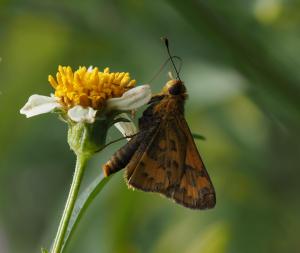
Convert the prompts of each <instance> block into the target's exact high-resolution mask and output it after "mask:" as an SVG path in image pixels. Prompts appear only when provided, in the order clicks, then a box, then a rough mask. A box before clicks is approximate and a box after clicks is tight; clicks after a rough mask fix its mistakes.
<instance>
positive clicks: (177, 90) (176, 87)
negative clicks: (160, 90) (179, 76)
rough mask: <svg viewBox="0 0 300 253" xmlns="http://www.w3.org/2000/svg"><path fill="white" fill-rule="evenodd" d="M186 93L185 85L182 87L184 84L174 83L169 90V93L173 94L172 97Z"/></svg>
mask: <svg viewBox="0 0 300 253" xmlns="http://www.w3.org/2000/svg"><path fill="white" fill-rule="evenodd" d="M183 92H184V87H183V85H182V83H181V82H176V83H174V84H173V85H172V86H171V87H170V88H169V93H170V94H171V95H175V96H176V95H179V94H181V93H183Z"/></svg>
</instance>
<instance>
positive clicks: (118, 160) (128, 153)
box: [102, 132, 143, 176]
mask: <svg viewBox="0 0 300 253" xmlns="http://www.w3.org/2000/svg"><path fill="white" fill-rule="evenodd" d="M142 139H143V134H142V133H141V132H140V133H138V134H137V135H136V136H134V137H133V138H132V139H131V140H130V141H129V142H128V143H127V144H126V145H125V146H124V147H122V148H120V149H119V150H118V151H117V152H116V153H114V155H113V156H112V157H111V159H110V160H109V161H108V162H107V163H106V164H104V165H103V167H102V169H103V173H104V175H105V176H109V175H110V174H113V173H115V172H117V171H119V170H121V169H123V168H124V167H125V166H126V165H127V164H128V162H129V161H130V160H131V157H132V156H133V154H134V152H135V151H136V149H137V148H138V146H139V145H140V143H141V141H142Z"/></svg>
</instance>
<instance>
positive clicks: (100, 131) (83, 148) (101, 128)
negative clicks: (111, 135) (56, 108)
mask: <svg viewBox="0 0 300 253" xmlns="http://www.w3.org/2000/svg"><path fill="white" fill-rule="evenodd" d="M68 124H69V130H68V143H69V145H70V148H71V149H72V150H73V151H74V152H75V154H77V155H80V154H83V155H88V156H91V155H93V154H94V153H96V152H97V150H99V149H101V148H102V146H104V145H105V140H106V135H107V131H108V128H109V127H110V126H111V124H110V122H109V121H108V120H107V119H106V120H105V119H96V120H95V122H94V123H92V124H90V123H84V122H79V123H74V122H68Z"/></svg>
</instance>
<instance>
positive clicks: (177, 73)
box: [162, 37, 181, 81]
mask: <svg viewBox="0 0 300 253" xmlns="http://www.w3.org/2000/svg"><path fill="white" fill-rule="evenodd" d="M162 40H163V41H164V42H165V46H166V48H167V52H168V55H169V57H170V59H171V62H172V65H173V67H174V69H175V72H176V75H177V79H178V80H179V81H181V80H180V77H179V72H178V70H177V68H176V65H175V63H174V61H173V56H172V55H171V52H170V48H169V40H168V38H166V37H163V38H162Z"/></svg>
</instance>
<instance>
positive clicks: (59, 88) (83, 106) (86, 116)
mask: <svg viewBox="0 0 300 253" xmlns="http://www.w3.org/2000/svg"><path fill="white" fill-rule="evenodd" d="M48 80H49V82H50V84H51V86H52V87H53V88H54V89H55V92H54V95H52V96H51V97H47V96H41V95H32V96H31V97H30V98H29V100H28V102H27V103H26V104H25V106H24V107H23V108H22V109H21V110H20V112H21V113H22V114H25V115H26V117H32V116H35V115H38V114H42V113H47V112H50V111H52V110H54V109H58V110H59V111H60V113H61V114H66V115H67V118H68V119H71V120H72V121H74V122H86V123H93V122H94V121H95V118H96V117H97V112H98V111H104V110H106V111H108V110H110V111H111V110H115V111H127V110H133V109H136V108H137V107H140V106H142V105H143V104H145V103H147V102H148V101H149V100H150V98H151V91H150V87H149V86H148V85H142V86H138V87H135V88H134V86H135V84H136V81H135V80H131V78H130V75H129V73H125V72H121V73H119V72H117V73H113V72H110V71H109V68H105V69H104V71H103V72H101V71H99V69H98V68H93V67H89V68H86V67H79V69H77V70H76V71H73V70H72V68H71V67H69V66H67V67H63V66H59V67H58V72H57V74H56V78H54V77H53V76H52V75H49V77H48Z"/></svg>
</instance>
